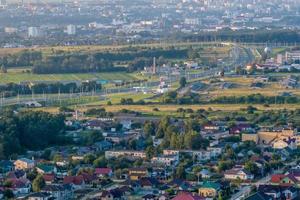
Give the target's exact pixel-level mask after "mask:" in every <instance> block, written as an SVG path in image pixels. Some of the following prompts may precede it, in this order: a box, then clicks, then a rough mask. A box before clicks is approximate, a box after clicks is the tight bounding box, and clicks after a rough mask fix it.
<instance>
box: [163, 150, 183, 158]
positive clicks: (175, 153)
mask: <svg viewBox="0 0 300 200" xmlns="http://www.w3.org/2000/svg"><path fill="white" fill-rule="evenodd" d="M179 153H180V151H179V150H168V149H164V150H163V154H164V155H165V156H179Z"/></svg>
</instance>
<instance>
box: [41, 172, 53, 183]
mask: <svg viewBox="0 0 300 200" xmlns="http://www.w3.org/2000/svg"><path fill="white" fill-rule="evenodd" d="M43 178H44V181H45V183H46V184H52V183H54V182H55V179H56V177H55V174H43Z"/></svg>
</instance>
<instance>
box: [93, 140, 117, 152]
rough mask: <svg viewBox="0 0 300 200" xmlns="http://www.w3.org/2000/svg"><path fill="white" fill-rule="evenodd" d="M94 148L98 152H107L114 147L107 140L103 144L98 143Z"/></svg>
mask: <svg viewBox="0 0 300 200" xmlns="http://www.w3.org/2000/svg"><path fill="white" fill-rule="evenodd" d="M94 147H95V149H96V151H106V150H109V149H111V148H112V147H113V145H112V143H111V142H109V141H106V140H103V141H101V142H96V143H95V144H94Z"/></svg>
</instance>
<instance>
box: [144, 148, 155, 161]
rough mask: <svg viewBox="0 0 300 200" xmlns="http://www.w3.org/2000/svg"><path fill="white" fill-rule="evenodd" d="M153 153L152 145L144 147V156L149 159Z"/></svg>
mask: <svg viewBox="0 0 300 200" xmlns="http://www.w3.org/2000/svg"><path fill="white" fill-rule="evenodd" d="M154 154H155V149H154V147H153V146H149V147H147V148H146V156H147V159H151V158H152V157H153V156H154Z"/></svg>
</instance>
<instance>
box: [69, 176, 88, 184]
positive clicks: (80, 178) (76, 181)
mask: <svg viewBox="0 0 300 200" xmlns="http://www.w3.org/2000/svg"><path fill="white" fill-rule="evenodd" d="M71 183H73V184H74V185H81V184H83V183H84V179H83V176H81V175H80V176H66V177H65V178H64V184H71Z"/></svg>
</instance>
